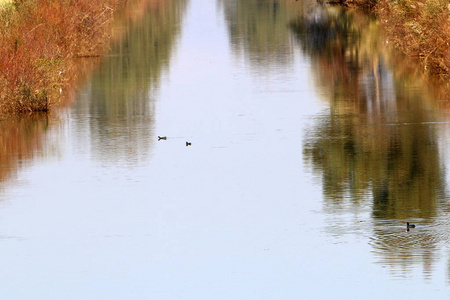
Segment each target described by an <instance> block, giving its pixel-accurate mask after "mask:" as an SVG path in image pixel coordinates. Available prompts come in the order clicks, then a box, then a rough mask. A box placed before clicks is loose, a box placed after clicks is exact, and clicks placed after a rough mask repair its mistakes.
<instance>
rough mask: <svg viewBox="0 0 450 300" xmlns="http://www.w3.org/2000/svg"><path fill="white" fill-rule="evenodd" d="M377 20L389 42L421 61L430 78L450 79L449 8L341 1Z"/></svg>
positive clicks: (407, 1) (436, 0) (418, 0)
mask: <svg viewBox="0 0 450 300" xmlns="http://www.w3.org/2000/svg"><path fill="white" fill-rule="evenodd" d="M342 4H344V5H346V6H350V7H358V8H363V9H365V10H371V11H373V12H375V13H376V14H377V16H378V17H379V18H380V21H381V24H382V26H383V27H384V28H385V30H386V32H387V35H388V42H389V43H392V44H393V45H394V46H395V47H397V48H399V49H401V50H402V51H403V52H404V53H405V54H406V55H408V56H411V57H416V58H418V59H420V61H421V63H422V65H423V68H424V70H425V72H426V73H428V74H429V75H432V76H435V77H439V78H442V79H449V78H450V4H449V3H448V1H444V0H427V1H422V0H404V1H385V0H379V1H376V0H343V2H342Z"/></svg>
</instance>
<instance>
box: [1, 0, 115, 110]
mask: <svg viewBox="0 0 450 300" xmlns="http://www.w3.org/2000/svg"><path fill="white" fill-rule="evenodd" d="M121 3H123V2H121ZM118 6H119V1H118V0H96V1H92V0H21V1H19V0H16V1H14V3H13V4H11V5H9V6H5V7H3V8H1V9H0V28H1V29H0V45H1V47H0V112H26V111H46V110H48V109H49V108H50V107H51V106H52V105H54V104H55V103H57V102H58V101H59V97H60V93H61V91H62V89H65V88H66V87H67V86H68V85H69V84H70V83H71V82H72V81H73V79H74V74H71V59H72V58H74V57H80V56H98V55H101V54H102V52H103V49H104V44H105V42H106V40H107V38H108V33H109V31H108V25H109V22H110V20H112V16H113V11H114V9H116V8H117V7H118Z"/></svg>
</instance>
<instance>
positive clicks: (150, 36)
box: [76, 0, 185, 165]
mask: <svg viewBox="0 0 450 300" xmlns="http://www.w3.org/2000/svg"><path fill="white" fill-rule="evenodd" d="M143 3H144V4H145V5H146V6H145V7H140V8H138V9H137V10H136V11H137V12H139V11H141V12H142V13H140V15H139V16H137V17H135V18H127V19H126V20H125V21H124V22H126V23H125V24H121V26H120V27H119V28H117V29H116V32H120V31H124V32H121V33H120V36H121V37H120V38H119V40H118V41H117V42H116V43H115V45H113V47H112V49H111V51H110V53H109V54H108V58H107V59H105V61H104V62H103V63H102V65H101V66H100V68H99V70H98V72H97V73H96V74H95V75H94V77H93V78H92V80H91V83H90V85H89V86H88V87H87V88H86V89H85V91H84V92H82V93H81V95H82V96H81V97H80V98H81V99H79V101H78V102H77V103H76V106H77V110H78V111H79V112H86V113H87V114H89V115H91V116H94V117H91V118H89V128H88V129H87V130H88V132H87V133H86V135H87V136H90V141H89V143H90V144H91V146H92V152H93V154H94V155H95V156H96V157H97V159H99V160H100V161H102V162H108V161H111V160H114V161H117V159H118V158H119V160H123V161H125V162H126V163H127V164H132V165H134V162H136V160H137V161H142V160H144V159H145V157H146V156H148V153H149V152H148V151H149V148H150V145H151V143H153V124H154V95H155V90H156V89H157V88H158V86H159V82H160V79H161V76H162V74H163V71H164V70H167V68H168V64H169V61H170V56H171V54H172V52H173V48H174V45H175V42H176V38H177V36H178V33H179V24H180V22H181V17H182V14H183V13H184V10H185V1H171V0H169V1H144V2H143ZM83 95H84V96H83Z"/></svg>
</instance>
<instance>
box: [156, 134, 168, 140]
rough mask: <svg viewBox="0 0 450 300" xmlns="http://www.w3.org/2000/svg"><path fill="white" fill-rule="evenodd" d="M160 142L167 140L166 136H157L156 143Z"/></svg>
mask: <svg viewBox="0 0 450 300" xmlns="http://www.w3.org/2000/svg"><path fill="white" fill-rule="evenodd" d="M160 140H167V136H159V135H158V141H160Z"/></svg>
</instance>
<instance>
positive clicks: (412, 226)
mask: <svg viewBox="0 0 450 300" xmlns="http://www.w3.org/2000/svg"><path fill="white" fill-rule="evenodd" d="M410 228H416V225H414V224H409V222H406V229H407V230H409V229H410Z"/></svg>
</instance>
